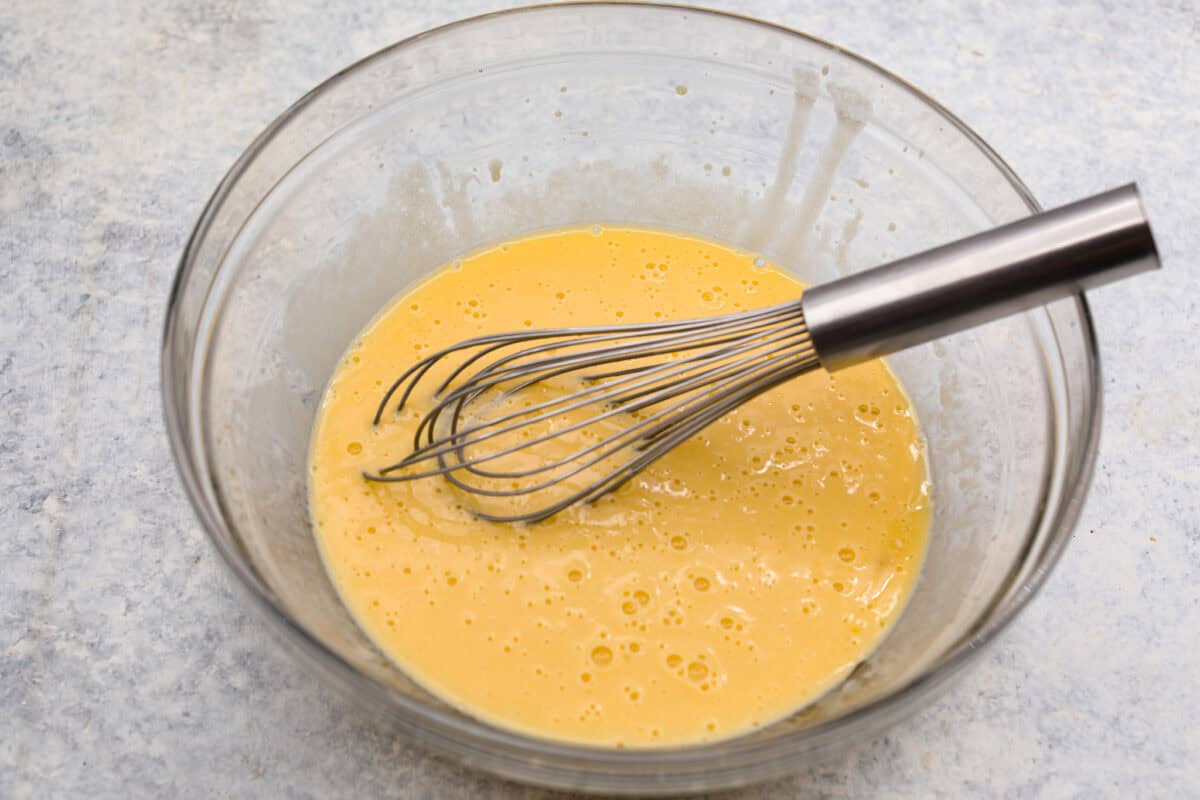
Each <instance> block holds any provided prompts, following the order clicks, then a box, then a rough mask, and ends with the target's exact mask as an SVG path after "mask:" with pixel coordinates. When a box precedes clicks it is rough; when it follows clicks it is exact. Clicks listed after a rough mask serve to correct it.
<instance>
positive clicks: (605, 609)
mask: <svg viewBox="0 0 1200 800" xmlns="http://www.w3.org/2000/svg"><path fill="white" fill-rule="evenodd" d="M801 289H802V287H801V285H800V284H799V283H797V282H796V281H795V279H793V278H791V277H790V276H788V275H786V274H785V273H784V272H782V271H780V270H778V269H776V268H774V267H773V266H770V265H763V264H762V261H761V259H756V257H755V255H754V254H751V253H746V252H741V251H737V250H734V249H731V248H729V247H726V246H723V245H720V244H716V243H713V242H708V241H704V240H701V239H697V238H692V237H687V236H681V235H677V234H672V233H667V232H661V231H655V230H646V229H628V228H603V229H601V228H582V229H568V230H561V231H556V232H552V233H545V234H539V235H536V236H531V237H528V238H525V239H520V240H515V241H511V242H508V243H506V244H503V245H499V246H496V247H494V248H491V249H489V250H485V251H482V252H479V253H477V254H475V255H472V256H470V257H468V258H465V259H463V260H462V261H461V262H456V263H455V264H453V265H451V266H449V267H447V268H446V269H444V270H442V271H440V272H438V273H437V274H435V275H434V276H433V277H431V278H429V279H428V280H426V281H425V282H424V283H422V284H420V285H418V286H416V287H415V288H413V289H412V290H411V291H409V292H408V293H406V294H405V295H403V296H402V297H400V298H399V299H397V300H395V301H394V303H393V304H392V305H391V306H390V307H389V308H387V309H386V310H385V311H384V312H383V313H382V314H381V315H380V316H379V317H378V318H377V319H376V320H375V321H374V322H372V323H371V324H370V325H369V326H368V328H367V329H366V330H365V331H364V332H363V333H362V335H361V336H360V338H359V339H358V340H357V341H355V342H354V343H353V345H352V346H351V347H350V349H349V351H348V352H347V354H346V356H345V358H344V360H343V362H342V364H341V365H340V366H339V368H338V370H337V372H336V374H335V375H334V377H333V380H332V381H331V383H330V386H329V389H328V391H327V393H326V396H325V399H324V402H323V404H322V407H321V410H320V414H319V417H318V420H317V424H316V429H315V432H314V439H313V445H312V456H311V469H312V474H311V481H310V492H311V506H312V514H313V519H314V523H315V528H316V532H317V537H318V540H319V544H320V548H321V552H322V554H323V557H324V560H325V565H326V568H327V569H328V571H329V574H330V576H331V577H332V579H333V582H334V583H335V585H336V586H337V589H338V591H339V592H340V594H341V597H342V599H343V601H344V602H345V604H346V605H347V607H348V608H349V609H350V611H351V613H352V614H353V616H354V617H355V619H356V620H357V621H358V623H359V625H360V626H361V627H362V629H363V630H364V631H366V633H367V634H368V635H369V636H370V637H371V639H372V640H374V642H375V643H376V644H377V645H378V646H379V648H380V649H381V650H382V651H383V652H384V653H386V654H387V655H388V656H389V657H390V658H392V659H393V660H394V661H395V662H396V664H398V665H399V666H400V667H401V668H402V669H404V670H405V671H406V672H407V673H408V674H409V675H411V676H412V677H413V678H414V679H416V680H417V681H419V682H420V683H421V684H422V685H424V686H425V687H427V688H428V689H429V690H430V691H432V692H434V693H436V694H438V695H439V696H441V697H442V698H444V699H445V700H446V701H448V702H450V703H452V704H454V705H456V706H457V707H459V708H461V709H462V710H463V711H465V712H467V713H469V714H472V715H475V716H476V717H479V718H481V719H484V720H487V721H489V722H492V723H494V724H496V725H500V726H504V727H508V728H512V729H517V730H520V731H523V732H526V733H530V734H534V735H539V736H544V737H550V738H556V739H563V740H569V741H574V742H580V743H587V744H593V745H602V746H622V747H653V746H668V745H680V744H686V743H693V742H698V741H707V740H713V739H719V738H723V737H728V736H733V735H736V734H739V733H743V732H746V731H748V730H750V729H752V728H754V727H757V726H761V725H764V724H767V723H769V722H771V721H773V720H776V719H778V718H780V717H783V716H786V715H787V714H789V713H791V712H794V711H796V710H798V709H799V708H801V707H802V706H804V705H806V704H808V703H810V702H812V701H813V700H815V699H817V698H818V697H819V696H820V695H822V694H823V693H824V692H826V691H827V690H829V689H831V688H832V687H834V686H836V685H837V683H838V682H839V681H841V680H842V679H843V678H845V677H846V676H847V675H848V674H849V673H850V671H851V670H852V669H853V668H854V667H855V665H857V664H858V663H859V662H860V661H861V660H862V659H863V658H864V657H865V656H866V655H867V654H869V653H870V651H871V650H872V649H873V648H874V647H875V646H876V645H877V644H878V643H879V641H880V640H881V638H882V637H883V636H884V635H885V634H886V633H887V631H888V630H889V629H890V628H891V627H892V626H893V625H894V623H895V622H896V619H897V616H898V615H899V613H900V611H901V610H902V608H903V606H904V603H905V601H906V599H907V597H908V595H909V594H910V592H911V591H912V588H913V585H914V582H915V581H916V578H917V573H918V571H919V568H920V565H921V560H922V557H923V555H924V552H925V544H926V538H927V535H928V529H929V519H930V508H929V487H928V482H927V472H926V465H925V461H924V451H923V446H922V440H921V436H920V432H919V429H918V425H917V420H916V419H915V418H914V414H913V410H912V407H911V405H910V403H909V401H908V399H907V397H906V396H905V394H904V392H903V390H902V389H901V387H900V385H899V384H898V383H897V381H896V378H895V377H894V376H893V375H892V373H891V372H890V371H889V370H888V368H887V367H886V366H885V365H884V364H883V363H882V362H873V363H869V364H865V365H862V366H858V367H854V368H851V369H849V370H846V371H844V372H841V373H838V374H837V375H836V376H834V375H829V374H826V373H824V372H821V371H818V372H816V373H813V374H810V375H807V376H804V377H802V378H799V379H797V380H794V381H792V382H790V383H788V384H786V385H784V386H782V387H779V388H777V389H775V390H773V391H772V392H770V393H768V394H766V395H763V396H761V397H759V398H757V399H756V400H754V401H752V402H751V403H749V404H748V405H746V406H743V407H742V408H741V409H738V410H736V411H735V412H733V413H731V414H730V415H728V416H727V417H725V418H723V419H722V420H720V421H719V422H718V423H716V424H715V425H713V426H711V427H710V428H708V429H707V430H705V431H704V432H703V433H701V434H700V435H699V436H697V437H695V438H694V439H692V440H690V441H688V442H686V443H685V444H683V445H682V446H681V447H679V448H678V449H676V450H675V451H673V452H672V453H671V454H670V455H668V456H667V457H666V458H664V459H663V460H661V461H659V462H657V463H656V464H654V465H653V466H651V467H650V468H649V469H648V470H646V471H645V472H643V473H641V474H640V475H639V476H638V477H637V478H635V479H634V480H633V481H631V482H630V483H629V484H627V485H626V486H625V487H623V488H622V489H621V490H619V491H618V492H616V493H615V494H612V495H609V496H607V497H605V498H603V499H602V500H601V501H599V502H598V503H596V504H594V505H588V506H580V507H574V508H571V509H568V510H567V511H565V512H563V513H560V514H559V515H557V516H555V517H553V518H551V519H550V520H548V521H545V522H542V523H538V524H536V525H532V526H521V525H512V524H508V523H490V522H484V521H481V520H478V519H476V518H475V517H473V516H472V515H471V514H470V512H469V510H467V509H466V508H464V507H463V506H464V504H469V503H470V498H469V497H467V496H461V495H459V494H458V493H457V492H456V490H454V489H453V488H452V487H451V486H450V485H449V483H448V482H446V481H445V480H443V479H440V478H432V479H426V480H420V481H416V482H411V483H391V484H379V483H370V482H368V481H366V480H365V479H363V477H362V475H361V473H362V471H363V470H364V469H367V470H370V469H374V468H376V467H378V466H380V465H382V464H387V463H391V462H393V461H395V460H397V459H399V458H400V457H402V456H403V455H405V454H406V453H407V452H408V449H409V447H410V445H411V440H412V432H413V429H414V427H415V425H416V424H417V421H418V419H419V417H420V414H421V412H422V410H423V408H427V407H428V403H429V402H430V398H429V397H418V398H416V402H414V403H413V404H411V406H410V407H409V408H408V409H406V411H405V412H404V413H403V414H401V415H399V416H395V417H393V416H392V415H391V414H388V415H387V416H385V418H384V422H383V423H382V424H381V425H379V426H378V427H374V428H373V427H372V426H371V418H372V416H373V414H374V411H375V407H376V405H377V403H378V402H379V399H380V397H381V395H382V392H383V391H384V390H385V389H386V387H387V386H388V385H389V384H390V383H391V382H392V380H393V379H394V378H395V377H396V376H397V375H398V374H399V373H400V372H402V371H403V370H404V369H405V368H406V367H407V366H409V365H410V364H411V363H412V362H413V361H415V360H416V359H418V358H420V357H422V356H424V355H427V354H428V353H430V352H431V351H433V350H436V349H439V348H442V347H445V346H448V345H450V344H453V343H455V342H457V341H459V340H461V339H464V338H466V337H469V336H474V335H478V334H482V333H491V332H497V331H504V330H515V329H522V328H535V327H562V326H571V325H595V324H610V323H614V322H636V321H644V320H660V319H683V318H689V317H698V316H705V315H711V314H718V313H723V312H732V311H738V310H743V309H749V308H754V307H758V306H763V305H768V304H772V303H777V302H781V301H783V300H785V299H788V298H792V297H797V296H799V294H800V292H801ZM436 383H437V381H436V380H431V381H428V385H429V386H433V385H436Z"/></svg>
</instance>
